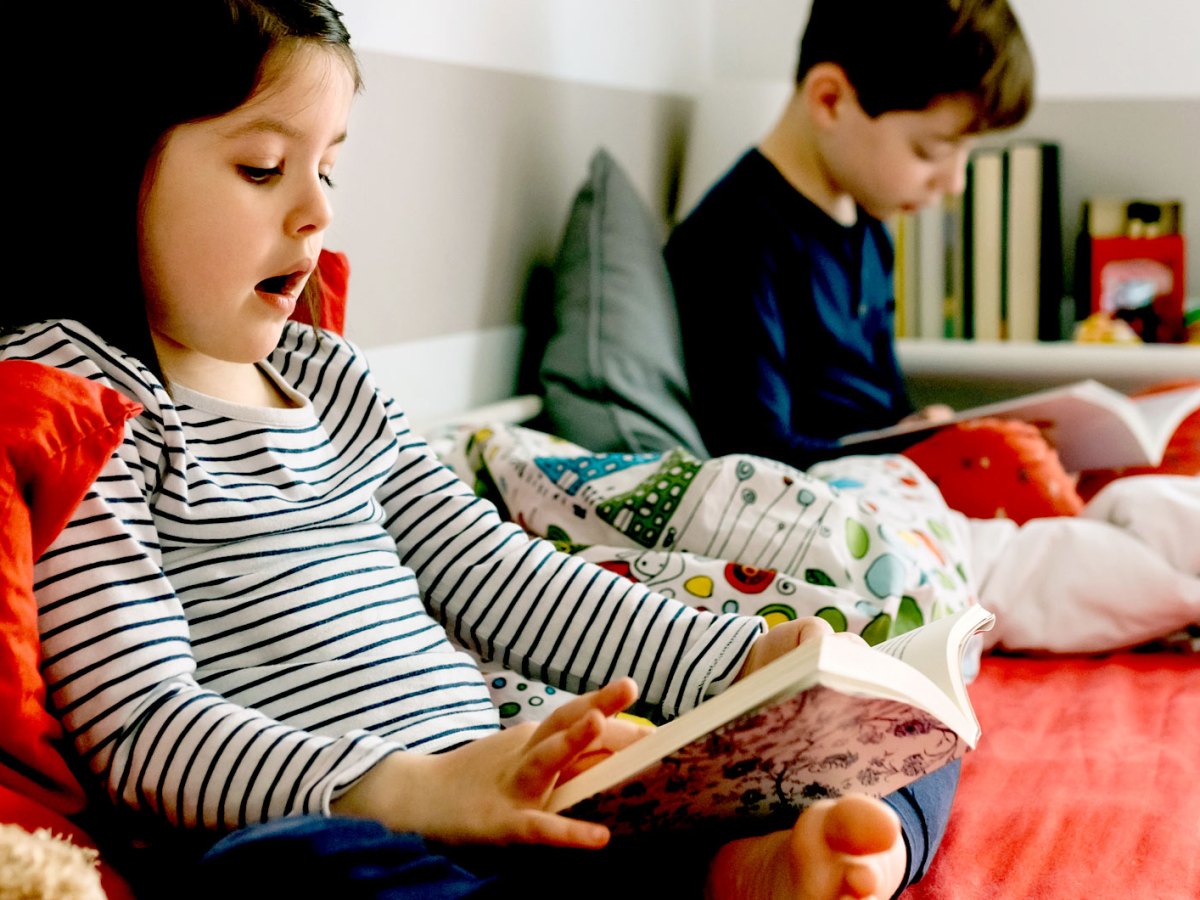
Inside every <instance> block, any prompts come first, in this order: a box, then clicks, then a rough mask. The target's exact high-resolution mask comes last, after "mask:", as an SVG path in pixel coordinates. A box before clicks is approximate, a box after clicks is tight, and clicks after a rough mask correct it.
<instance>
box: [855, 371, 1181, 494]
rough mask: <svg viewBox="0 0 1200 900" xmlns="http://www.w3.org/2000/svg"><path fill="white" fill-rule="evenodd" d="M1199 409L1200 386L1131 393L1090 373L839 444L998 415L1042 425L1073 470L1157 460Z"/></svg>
mask: <svg viewBox="0 0 1200 900" xmlns="http://www.w3.org/2000/svg"><path fill="white" fill-rule="evenodd" d="M1197 409H1200V387H1181V388H1177V389H1175V390H1172V391H1163V392H1162V393H1158V394H1146V395H1144V396H1140V397H1127V396H1125V395H1124V394H1122V393H1120V392H1118V391H1114V390H1113V389H1112V388H1108V387H1105V386H1104V385H1102V384H1100V383H1099V382H1096V381H1092V380H1090V379H1089V380H1087V381H1078V382H1076V383H1074V384H1068V385H1066V386H1065V387H1058V388H1050V389H1049V390H1045V391H1038V392H1037V393H1033V394H1026V395H1025V396H1024V397H1017V398H1016V399H1013V400H1003V401H1001V402H999V403H989V404H988V405H986V406H977V407H975V408H973V409H967V410H963V411H962V412H958V413H955V415H954V416H953V418H951V419H949V420H948V421H942V422H902V423H900V424H899V425H893V426H892V427H891V428H881V429H879V430H878V431H863V432H860V433H858V434H851V435H848V436H846V437H844V438H842V439H841V441H839V444H840V445H841V446H843V447H852V446H857V445H859V444H862V445H864V447H863V451H864V452H867V451H868V450H869V447H868V446H865V445H869V444H874V443H878V442H881V441H886V440H889V439H892V438H896V437H900V436H901V435H907V434H917V433H919V432H924V431H933V430H935V429H938V428H944V427H945V426H946V425H951V424H953V423H955V422H965V421H968V420H970V419H982V418H984V417H985V416H999V417H1001V418H1008V419H1020V420H1022V421H1024V422H1030V423H1032V424H1034V425H1037V426H1038V427H1039V428H1041V429H1042V431H1043V432H1045V434H1046V438H1047V440H1049V441H1050V443H1051V444H1052V445H1053V446H1054V449H1055V450H1057V451H1058V458H1059V459H1060V460H1061V461H1062V464H1063V468H1065V469H1066V470H1067V471H1068V472H1081V471H1083V470H1085V469H1110V468H1118V467H1121V466H1157V465H1158V464H1159V463H1161V462H1162V458H1163V452H1164V451H1165V450H1166V447H1167V443H1168V442H1169V441H1170V440H1171V435H1173V434H1174V433H1175V429H1177V428H1178V427H1179V425H1180V423H1181V422H1183V420H1184V419H1186V418H1187V417H1188V416H1189V415H1190V414H1191V413H1192V412H1194V411H1195V410H1197Z"/></svg>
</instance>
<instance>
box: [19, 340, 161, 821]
mask: <svg viewBox="0 0 1200 900" xmlns="http://www.w3.org/2000/svg"><path fill="white" fill-rule="evenodd" d="M140 409H141V407H139V406H138V405H137V404H136V403H134V402H133V401H131V400H128V399H126V398H125V397H123V396H122V395H121V394H119V393H117V392H116V391H114V390H111V389H110V388H106V387H103V386H101V385H99V384H95V383H93V382H91V381H88V380H86V379H84V378H80V377H78V376H75V375H70V374H68V373H66V372H62V371H59V370H58V369H53V368H49V367H47V366H42V365H39V364H37V363H32V362H25V361H21V360H5V361H0V592H2V595H3V603H2V604H0V722H3V723H4V727H3V729H0V785H4V786H7V787H10V788H12V789H14V790H16V791H19V792H22V793H24V794H27V795H28V796H30V797H32V798H34V799H37V800H39V801H40V802H41V803H43V804H45V805H46V806H48V807H50V808H51V809H54V810H57V811H59V812H63V813H71V812H75V811H77V810H78V809H79V808H80V807H81V806H82V803H83V795H82V791H81V790H80V787H79V784H78V783H77V782H76V781H75V779H74V777H73V776H72V775H71V773H70V771H69V770H68V768H67V765H66V763H65V762H64V761H63V759H62V757H61V756H60V755H59V753H58V751H57V750H56V749H55V746H54V745H55V742H56V741H57V740H58V739H59V738H60V737H61V728H60V726H59V724H58V722H57V720H55V719H54V718H53V717H52V716H51V715H50V714H49V713H48V712H47V711H46V708H45V697H46V693H45V685H44V684H43V682H42V677H41V673H40V671H39V669H38V660H39V643H38V632H37V604H36V602H35V600H34V596H33V563H34V560H36V559H37V557H38V556H40V555H41V554H42V552H43V551H44V550H45V549H46V548H47V547H48V546H49V545H50V544H51V542H53V540H54V538H55V537H56V536H57V535H58V533H59V532H60V531H61V530H62V528H63V526H64V525H65V524H66V522H67V520H68V519H69V518H70V516H71V513H72V512H73V511H74V509H75V507H76V506H78V505H79V501H80V500H82V499H83V497H84V495H85V494H86V493H87V490H88V488H89V487H90V486H91V484H92V482H93V481H94V480H95V478H96V475H97V473H99V471H100V469H101V468H102V467H103V466H104V463H105V461H107V460H108V458H109V457H110V456H111V455H112V452H113V449H114V448H116V447H117V446H118V445H119V444H120V442H121V440H122V437H123V435H124V432H125V420H126V419H127V418H129V417H130V416H132V415H136V414H137V413H138V412H139V411H140Z"/></svg>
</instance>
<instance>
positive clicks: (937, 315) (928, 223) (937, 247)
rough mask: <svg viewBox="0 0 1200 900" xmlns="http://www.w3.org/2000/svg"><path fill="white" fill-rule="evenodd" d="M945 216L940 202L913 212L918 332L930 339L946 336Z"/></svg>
mask: <svg viewBox="0 0 1200 900" xmlns="http://www.w3.org/2000/svg"><path fill="white" fill-rule="evenodd" d="M945 217H946V211H945V208H944V206H943V205H942V204H940V203H938V204H936V205H934V206H930V207H927V208H925V209H922V210H919V211H918V212H917V213H915V214H914V215H913V224H914V226H915V228H914V230H915V231H916V236H917V275H916V279H915V280H916V286H915V294H916V298H917V299H916V306H917V316H916V317H917V320H918V321H917V335H919V336H920V337H922V338H926V339H930V340H936V339H939V338H943V337H945V336H946V251H945V237H944V233H945V232H944V229H945Z"/></svg>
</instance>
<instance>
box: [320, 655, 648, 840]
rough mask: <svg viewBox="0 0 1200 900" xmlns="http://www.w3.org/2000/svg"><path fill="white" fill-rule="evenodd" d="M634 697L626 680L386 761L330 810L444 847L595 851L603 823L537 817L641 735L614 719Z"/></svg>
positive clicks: (631, 684)
mask: <svg viewBox="0 0 1200 900" xmlns="http://www.w3.org/2000/svg"><path fill="white" fill-rule="evenodd" d="M635 699H637V686H636V685H635V684H634V682H633V680H632V679H629V678H622V679H620V680H618V681H614V682H613V683H612V684H609V685H607V686H606V687H603V688H601V689H600V690H598V691H593V692H591V693H589V694H584V695H583V696H581V697H579V698H577V699H575V700H573V701H571V702H570V703H568V704H566V705H564V706H562V707H560V708H559V709H557V710H555V712H554V713H553V714H551V715H550V716H549V717H548V718H547V719H546V721H544V722H542V723H540V724H535V723H532V722H528V723H525V724H523V725H518V726H516V727H514V728H509V729H507V730H506V731H502V732H500V733H498V734H492V735H488V736H487V737H485V738H481V739H479V740H477V741H472V742H471V743H469V744H466V745H464V746H462V747H459V748H457V749H455V750H451V751H449V752H447V753H441V754H436V755H431V756H421V755H419V754H415V753H394V754H392V755H391V756H389V757H387V758H386V759H384V760H382V761H380V763H379V764H378V765H377V766H375V768H374V769H372V770H371V771H370V772H368V773H367V774H366V775H365V776H364V777H363V778H362V779H360V780H359V781H358V782H357V783H356V784H355V785H354V786H353V787H352V788H351V789H350V790H349V791H347V792H346V793H345V794H343V795H342V796H341V797H339V798H338V800H336V801H335V802H334V803H333V807H334V811H335V812H337V813H339V814H346V815H360V816H369V817H372V818H376V819H379V820H380V821H382V822H383V823H384V824H385V825H387V826H389V827H390V828H393V829H395V830H396V831H414V832H417V833H419V834H422V835H424V836H426V837H429V838H433V839H435V840H440V841H445V842H447V843H532V844H550V845H555V846H562V847H602V846H604V845H605V844H606V843H608V836H609V835H608V829H607V828H605V827H604V826H603V825H594V824H592V823H590V822H580V821H577V820H574V819H568V818H565V817H563V816H559V815H555V814H553V813H549V812H546V811H545V810H544V809H543V807H544V806H545V803H546V800H547V799H548V798H549V796H550V792H551V791H552V790H553V789H554V788H555V787H556V786H557V785H558V784H559V783H560V782H562V781H565V780H567V779H568V778H570V777H572V776H574V775H577V774H578V773H580V772H582V771H583V770H584V769H587V768H589V767H590V766H592V765H595V764H596V763H597V762H599V761H600V760H601V759H603V758H605V757H606V756H609V755H611V754H612V753H614V752H616V751H617V750H619V749H621V748H622V747H625V746H627V745H629V744H631V743H633V742H634V741H636V740H637V739H638V738H640V737H642V736H643V735H644V734H646V733H647V731H648V730H649V729H648V728H646V727H644V726H641V725H637V724H635V723H633V722H629V721H626V720H623V719H614V718H612V716H614V715H615V714H616V713H618V712H620V711H621V710H623V709H625V708H626V707H627V706H629V705H630V704H631V703H633V701H634V700H635Z"/></svg>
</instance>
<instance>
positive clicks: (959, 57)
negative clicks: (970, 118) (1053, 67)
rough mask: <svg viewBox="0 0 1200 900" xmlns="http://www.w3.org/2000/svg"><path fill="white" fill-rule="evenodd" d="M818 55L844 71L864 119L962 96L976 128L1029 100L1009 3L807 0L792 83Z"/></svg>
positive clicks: (1022, 46)
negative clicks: (972, 107)
mask: <svg viewBox="0 0 1200 900" xmlns="http://www.w3.org/2000/svg"><path fill="white" fill-rule="evenodd" d="M823 62H829V63H834V64H836V65H838V66H840V67H841V68H842V70H843V71H845V73H846V77H847V78H848V79H849V80H850V83H851V84H852V85H853V86H854V89H855V91H856V92H857V93H858V101H859V104H860V105H861V106H862V108H863V110H864V111H865V112H866V113H867V115H869V116H871V117H872V118H874V117H876V116H879V115H881V114H883V113H885V112H892V111H897V110H922V109H925V108H926V107H927V106H929V104H930V103H932V102H933V101H934V100H935V99H937V98H938V97H942V96H945V95H948V94H969V95H971V96H972V97H974V98H975V102H976V107H977V116H976V119H975V122H974V123H973V127H972V128H971V130H972V131H975V132H982V131H991V130H993V129H997V128H1007V127H1009V126H1011V125H1015V124H1017V123H1018V122H1020V121H1021V120H1022V119H1024V118H1025V116H1026V115H1027V114H1028V113H1029V110H1030V108H1031V107H1032V106H1033V58H1032V56H1031V55H1030V52H1029V46H1028V45H1027V44H1026V43H1025V36H1024V34H1023V33H1022V32H1021V26H1020V24H1019V23H1018V22H1017V19H1016V16H1015V15H1014V14H1013V11H1012V9H1011V8H1010V7H1009V5H1008V2H1007V0H813V4H812V11H811V13H810V14H809V19H808V25H807V26H806V27H805V30H804V36H803V37H802V38H801V41H800V62H799V65H798V66H797V69H796V82H797V84H798V83H800V82H801V81H803V80H804V77H805V76H806V75H807V74H808V73H809V71H810V70H811V69H812V68H813V66H815V65H817V64H818V63H823Z"/></svg>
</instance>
